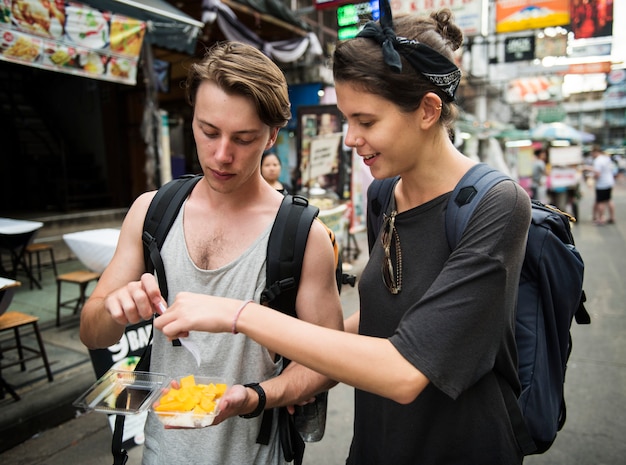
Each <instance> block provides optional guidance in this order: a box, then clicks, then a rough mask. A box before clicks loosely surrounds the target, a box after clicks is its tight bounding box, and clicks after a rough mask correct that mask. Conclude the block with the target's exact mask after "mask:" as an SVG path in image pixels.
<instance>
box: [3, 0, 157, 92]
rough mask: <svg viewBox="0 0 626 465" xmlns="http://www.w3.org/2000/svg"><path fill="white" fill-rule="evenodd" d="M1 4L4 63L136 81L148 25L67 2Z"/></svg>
mask: <svg viewBox="0 0 626 465" xmlns="http://www.w3.org/2000/svg"><path fill="white" fill-rule="evenodd" d="M0 2H1V3H0V5H1V6H0V8H1V9H0V12H1V14H0V60H4V61H10V62H13V63H19V64H24V65H28V66H34V67H37V68H42V69H46V70H49V71H57V72H61V73H67V74H74V75H78V76H85V77H90V78H92V79H101V80H105V81H114V82H120V83H124V84H131V85H134V84H135V83H136V74H137V62H138V57H139V52H140V50H141V46H142V43H143V38H144V35H145V31H146V24H145V23H144V22H142V21H138V20H136V19H132V18H128V17H125V16H121V15H116V14H112V13H110V12H108V11H100V10H96V9H94V8H91V7H89V6H87V5H84V4H82V3H76V2H64V1H62V0H54V1H50V0H0Z"/></svg>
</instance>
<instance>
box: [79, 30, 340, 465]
mask: <svg viewBox="0 0 626 465" xmlns="http://www.w3.org/2000/svg"><path fill="white" fill-rule="evenodd" d="M252 71H254V72H252ZM187 95H188V99H189V102H190V104H191V105H192V107H193V109H194V114H193V122H192V128H193V134H194V138H195V141H196V147H197V152H198V159H199V162H200V166H201V167H202V171H203V174H204V177H203V179H201V180H200V182H199V183H198V184H197V185H196V186H195V187H194V189H193V191H192V192H191V194H190V196H189V197H188V198H187V200H186V201H185V203H184V204H183V207H182V208H181V210H180V212H179V214H178V217H177V219H176V221H175V222H174V224H173V226H172V229H171V230H170V232H169V234H168V237H167V239H166V240H165V242H164V244H163V247H162V249H161V255H162V258H163V262H164V265H165V270H166V275H167V281H168V288H169V301H168V302H164V301H163V297H162V296H161V294H160V291H159V288H158V284H157V281H156V279H155V277H154V276H153V275H150V274H144V259H143V245H142V231H143V222H144V217H145V215H146V211H147V209H148V205H149V204H150V201H151V200H152V198H153V196H154V192H149V193H145V194H143V195H141V196H140V197H139V198H138V199H137V200H136V201H135V203H134V204H133V206H132V207H131V209H130V210H129V212H128V215H127V217H126V219H125V220H124V223H123V225H122V230H121V234H120V239H119V243H118V247H117V250H116V253H115V255H114V257H113V260H112V261H111V263H110V265H109V266H108V267H107V269H106V270H105V271H104V273H103V275H102V277H101V279H100V281H99V283H98V285H97V287H96V288H95V290H94V291H93V293H92V295H91V297H90V299H89V301H88V302H87V304H86V305H85V307H84V309H83V311H82V314H81V329H80V334H81V340H82V341H83V343H84V344H85V345H86V346H87V347H89V348H98V347H107V346H109V345H111V344H114V343H116V342H117V341H118V340H119V339H120V337H121V336H122V334H123V331H124V328H125V326H126V325H127V324H129V323H137V322H138V321H140V320H147V319H150V318H152V316H153V315H154V314H155V313H162V312H163V311H166V310H168V309H169V307H170V306H171V308H172V309H174V308H186V309H188V310H189V311H191V312H192V313H193V314H195V317H194V318H196V317H197V318H201V315H202V314H203V312H205V311H206V310H207V308H206V301H204V300H203V299H204V298H205V294H210V295H221V296H224V297H231V298H236V299H242V300H244V301H246V302H247V301H255V302H259V300H260V293H261V291H262V290H263V289H264V287H265V263H266V250H267V242H268V237H269V232H270V230H271V228H272V225H273V222H274V219H275V216H276V213H277V211H278V209H279V206H280V204H281V202H282V200H283V195H282V194H281V193H279V192H277V191H276V190H275V189H274V188H272V187H271V186H270V185H269V184H268V183H267V182H266V181H265V180H264V179H263V178H262V176H261V173H260V170H259V165H260V161H261V156H262V154H263V152H264V151H265V150H267V149H269V148H270V147H272V145H273V144H274V141H275V140H276V136H277V134H278V131H279V129H280V128H281V127H283V126H284V125H285V124H286V123H287V121H288V119H289V118H290V110H289V100H288V94H287V84H286V82H285V78H284V76H283V74H282V72H281V71H280V69H278V67H277V66H276V65H275V64H274V63H272V61H271V60H269V59H268V58H267V57H265V56H264V55H263V54H262V53H261V52H259V51H258V50H256V49H255V48H253V47H250V46H247V45H244V44H240V43H236V42H231V43H222V44H218V45H216V46H214V47H213V48H212V49H211V50H210V51H209V52H208V54H207V55H206V57H205V58H204V59H203V60H202V61H201V62H200V63H197V64H194V65H192V66H191V69H190V71H189V76H188V78H187ZM320 299H323V302H320ZM296 310H297V314H298V317H299V318H300V319H302V320H306V321H308V322H311V323H315V324H319V325H323V326H326V327H329V328H334V329H343V323H342V312H341V303H340V299H339V293H338V291H337V285H336V281H335V265H334V255H333V248H332V245H331V243H330V241H329V240H328V235H327V233H326V230H325V228H324V227H323V225H321V224H319V222H317V221H314V222H313V226H311V231H310V234H309V238H308V241H307V247H306V252H305V256H304V262H303V267H302V277H301V281H300V286H299V289H298V296H297V301H296ZM188 340H189V341H190V342H192V343H193V344H195V345H196V346H197V347H199V348H200V354H201V357H202V361H201V363H200V365H199V366H198V365H197V364H196V361H195V359H194V357H193V356H192V355H191V353H189V352H188V351H187V350H186V349H185V347H175V346H173V345H172V343H171V342H169V341H168V340H167V339H166V338H165V337H164V336H163V334H162V333H160V332H157V331H155V332H154V340H153V348H152V356H151V365H150V371H153V372H159V373H165V374H166V375H168V376H171V377H175V378H177V377H181V376H185V375H189V374H195V375H203V376H209V377H219V378H223V379H225V381H226V382H227V383H228V384H229V385H230V389H229V390H228V391H227V392H226V394H225V395H224V397H223V398H222V400H221V403H220V414H219V416H218V417H217V418H216V421H215V424H216V425H218V426H216V427H210V428H203V429H197V430H185V429H167V430H166V429H164V427H163V425H162V424H161V423H160V422H159V421H158V419H156V418H155V416H154V415H153V414H152V413H150V415H149V417H148V420H147V423H146V442H145V449H144V458H143V463H144V465H154V464H168V465H169V464H172V463H194V464H216V465H225V464H282V463H284V462H285V461H284V459H283V452H282V450H281V446H280V440H279V435H278V432H277V427H276V425H277V421H276V420H274V421H273V423H272V425H273V426H272V429H271V436H270V441H269V445H261V444H257V443H256V438H257V434H258V432H259V428H260V425H261V418H262V416H261V415H260V414H261V413H262V411H263V402H265V408H272V407H277V406H285V405H287V406H289V405H294V404H298V403H304V402H306V401H308V400H309V399H311V398H312V396H313V395H314V394H316V393H318V392H322V391H324V390H327V389H329V388H330V387H332V386H333V385H334V382H333V381H331V380H330V379H329V378H327V377H325V376H322V375H320V374H318V373H315V372H313V371H311V370H309V369H307V368H305V367H303V366H301V365H297V364H295V363H292V364H291V365H290V366H289V367H288V369H286V370H285V371H284V372H283V373H282V374H280V375H279V376H276V375H277V373H278V372H279V371H280V366H281V363H282V362H280V361H277V360H276V358H277V357H276V356H275V353H273V352H270V351H268V350H267V349H265V348H264V347H262V346H261V345H259V344H257V343H255V342H254V341H252V340H251V339H249V338H247V337H246V336H244V335H243V334H241V335H233V334H227V335H226V334H220V335H212V334H208V333H200V332H192V333H191V334H189V338H188ZM256 383H260V386H254V387H244V386H243V385H244V384H256ZM240 415H244V416H245V418H240ZM231 417H232V418H231ZM227 419H228V420H227ZM220 423H221V424H220Z"/></svg>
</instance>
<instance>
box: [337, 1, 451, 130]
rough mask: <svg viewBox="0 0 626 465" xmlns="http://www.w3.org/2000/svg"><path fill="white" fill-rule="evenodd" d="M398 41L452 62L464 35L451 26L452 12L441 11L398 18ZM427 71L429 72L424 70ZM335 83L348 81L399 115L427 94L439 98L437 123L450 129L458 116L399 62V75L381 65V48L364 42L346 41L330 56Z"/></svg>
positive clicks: (430, 85)
mask: <svg viewBox="0 0 626 465" xmlns="http://www.w3.org/2000/svg"><path fill="white" fill-rule="evenodd" d="M393 28H394V30H395V33H396V35H397V36H398V37H405V38H407V39H413V40H417V41H418V42H421V43H423V44H425V45H428V46H429V47H430V48H432V49H434V50H436V51H437V52H439V53H440V54H441V55H443V56H444V57H446V58H447V59H448V60H450V61H452V62H454V61H455V60H454V51H455V50H457V49H458V48H459V47H460V46H461V45H462V43H463V33H462V32H461V29H460V28H459V27H458V26H457V25H456V24H454V22H453V18H452V12H451V11H450V10H449V9H447V8H444V9H442V10H439V11H436V12H432V13H431V14H430V16H428V17H426V16H421V17H420V16H415V15H407V14H403V15H398V16H397V17H395V18H394V20H393ZM424 71H428V70H424ZM333 76H334V79H335V81H348V82H350V83H351V84H356V85H357V86H359V87H360V88H361V89H362V90H364V91H366V92H371V93H373V94H376V95H379V96H380V97H382V98H384V99H387V100H389V101H390V102H392V103H394V104H395V105H396V106H398V108H400V109H401V110H402V111H406V112H410V111H414V110H415V109H417V108H418V107H419V105H420V103H421V101H422V98H423V97H424V95H425V94H427V93H428V92H433V93H435V94H437V95H439V96H440V97H441V100H442V111H441V119H440V122H441V124H443V125H444V126H446V127H448V128H449V127H450V126H451V125H452V123H453V122H454V120H455V119H456V118H457V116H458V110H457V108H456V105H454V104H453V103H448V102H447V97H446V95H445V94H444V93H443V92H442V90H441V89H440V88H439V87H437V86H435V85H434V84H433V83H432V82H430V81H429V80H428V79H426V78H425V77H424V76H422V75H421V74H420V73H418V72H417V71H416V70H415V69H414V68H413V67H412V66H411V65H410V64H409V63H408V62H407V61H406V59H404V58H402V72H400V73H394V72H392V71H391V69H390V68H389V66H388V65H387V64H385V62H384V61H383V54H382V49H381V47H380V45H378V44H377V43H376V42H375V41H373V40H370V39H367V38H362V37H360V38H355V39H349V40H347V41H345V42H341V43H339V44H338V45H337V48H336V50H335V53H334V56H333Z"/></svg>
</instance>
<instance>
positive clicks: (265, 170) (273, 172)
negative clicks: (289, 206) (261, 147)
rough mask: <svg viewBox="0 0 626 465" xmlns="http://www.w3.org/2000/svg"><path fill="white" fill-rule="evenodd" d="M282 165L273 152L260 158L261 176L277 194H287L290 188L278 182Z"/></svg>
mask: <svg viewBox="0 0 626 465" xmlns="http://www.w3.org/2000/svg"><path fill="white" fill-rule="evenodd" d="M281 171H282V163H281V162H280V158H278V155H276V154H275V153H274V152H265V153H264V154H263V157H262V158H261V176H263V179H265V180H266V181H267V182H268V183H269V185H270V186H272V187H273V188H274V189H276V190H277V191H278V192H281V193H283V194H288V193H289V190H290V187H289V186H288V185H286V184H284V183H282V182H280V173H281Z"/></svg>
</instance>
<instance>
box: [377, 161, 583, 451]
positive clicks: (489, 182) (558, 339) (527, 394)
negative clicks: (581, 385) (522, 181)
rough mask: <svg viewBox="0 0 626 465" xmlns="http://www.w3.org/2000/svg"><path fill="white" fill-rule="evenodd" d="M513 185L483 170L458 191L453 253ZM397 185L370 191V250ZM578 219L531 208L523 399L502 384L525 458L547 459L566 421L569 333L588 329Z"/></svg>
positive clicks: (522, 305) (450, 233) (521, 338)
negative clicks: (575, 231) (575, 327)
mask: <svg viewBox="0 0 626 465" xmlns="http://www.w3.org/2000/svg"><path fill="white" fill-rule="evenodd" d="M506 179H511V178H509V177H508V176H506V175H505V174H503V173H501V172H499V171H497V170H495V169H493V168H490V167H489V166H488V165H486V164H484V163H479V164H477V165H476V166H474V167H472V168H471V169H470V170H469V171H468V172H467V173H466V174H465V176H463V178H462V179H461V180H460V181H459V183H458V184H457V186H456V187H455V189H454V191H453V192H452V195H451V196H450V200H449V201H448V206H447V210H446V218H445V225H446V237H447V240H448V244H449V246H450V250H454V248H455V247H456V245H457V244H458V242H459V240H460V239H461V236H462V235H463V231H464V229H465V227H466V225H467V223H468V222H469V219H470V217H471V215H472V213H473V212H474V209H475V208H476V206H477V205H478V204H479V202H480V200H481V199H482V198H483V196H484V195H485V194H486V193H487V192H488V191H489V189H491V188H492V187H493V186H494V185H496V184H497V183H499V182H501V181H503V180H506ZM397 180H398V178H397V177H396V178H389V179H384V180H375V181H373V182H372V184H371V185H370V187H369V189H368V206H367V210H368V211H367V229H368V242H369V248H370V250H371V248H372V246H373V244H374V241H375V240H376V237H377V235H378V232H379V231H380V228H381V226H382V221H383V213H384V212H385V211H386V208H387V206H388V205H389V201H390V199H391V195H392V192H393V187H394V186H395V183H396V182H397ZM571 219H572V217H570V216H569V215H567V214H566V213H563V212H562V211H560V210H558V209H557V208H555V207H552V206H547V205H544V204H542V203H541V202H537V201H532V221H531V224H530V227H529V230H528V241H527V245H526V254H525V257H524V263H523V265H522V272H521V277H520V284H519V291H518V300H517V315H516V329H515V339H516V345H517V349H518V376H519V379H520V382H521V385H522V393H521V395H520V397H519V399H517V400H516V399H515V397H514V396H513V395H512V390H511V389H510V387H508V386H506V385H505V384H503V383H505V382H504V381H503V379H502V377H500V376H498V379H499V381H500V384H501V387H502V391H503V395H504V397H505V400H506V401H507V407H508V410H509V415H510V416H511V419H512V421H513V424H514V426H515V429H516V434H517V438H518V441H519V443H520V447H521V449H522V451H523V452H524V454H525V455H530V454H540V453H543V452H545V451H547V450H548V449H549V448H550V446H551V445H552V443H553V442H554V440H555V438H556V434H557V432H558V431H560V430H561V428H562V427H563V425H564V423H565V419H566V408H565V400H564V393H563V385H564V383H565V370H566V368H567V360H568V358H569V355H570V353H571V350H572V339H571V335H570V327H571V325H572V321H573V319H574V318H575V319H576V322H577V323H578V324H589V323H590V321H591V320H590V317H589V314H588V313H587V310H586V309H585V307H584V302H585V300H586V298H585V293H584V291H583V289H582V285H583V273H584V263H583V260H582V258H581V256H580V253H579V252H578V250H577V249H576V247H575V245H574V238H573V236H572V232H571V229H570V220H571Z"/></svg>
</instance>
